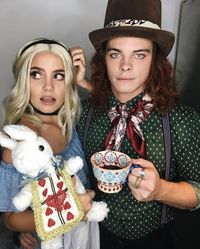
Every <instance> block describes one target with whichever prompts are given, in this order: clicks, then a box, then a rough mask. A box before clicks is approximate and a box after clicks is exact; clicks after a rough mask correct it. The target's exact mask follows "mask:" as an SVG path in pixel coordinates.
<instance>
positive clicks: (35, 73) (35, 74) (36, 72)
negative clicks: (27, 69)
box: [30, 71, 41, 79]
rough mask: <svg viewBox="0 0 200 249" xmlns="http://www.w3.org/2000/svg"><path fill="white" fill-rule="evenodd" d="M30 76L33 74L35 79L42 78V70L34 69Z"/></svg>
mask: <svg viewBox="0 0 200 249" xmlns="http://www.w3.org/2000/svg"><path fill="white" fill-rule="evenodd" d="M30 76H31V77H32V78H33V79H40V78H41V75H40V72H38V71H32V72H31V73H30Z"/></svg>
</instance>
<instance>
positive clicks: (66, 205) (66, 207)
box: [64, 201, 71, 210]
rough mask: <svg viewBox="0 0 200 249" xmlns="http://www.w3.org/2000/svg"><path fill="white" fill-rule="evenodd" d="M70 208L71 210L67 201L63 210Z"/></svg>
mask: <svg viewBox="0 0 200 249" xmlns="http://www.w3.org/2000/svg"><path fill="white" fill-rule="evenodd" d="M70 208H71V205H70V204H69V202H68V201H66V202H65V204H64V209H65V210H66V209H70Z"/></svg>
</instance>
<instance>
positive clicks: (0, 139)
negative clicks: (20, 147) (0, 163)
mask: <svg viewBox="0 0 200 249" xmlns="http://www.w3.org/2000/svg"><path fill="white" fill-rule="evenodd" d="M0 144H1V146H3V147H5V148H8V149H10V150H13V149H14V148H15V147H16V145H17V141H15V140H14V139H12V138H9V137H8V136H7V135H5V134H3V133H2V132H0Z"/></svg>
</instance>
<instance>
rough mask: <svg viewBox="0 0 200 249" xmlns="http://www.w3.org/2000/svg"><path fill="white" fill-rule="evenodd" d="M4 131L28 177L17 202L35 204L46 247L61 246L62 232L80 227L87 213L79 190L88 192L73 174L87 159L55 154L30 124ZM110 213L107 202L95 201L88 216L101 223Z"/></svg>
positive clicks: (1, 139)
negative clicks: (67, 157)
mask: <svg viewBox="0 0 200 249" xmlns="http://www.w3.org/2000/svg"><path fill="white" fill-rule="evenodd" d="M3 130H4V132H5V133H6V134H7V135H9V136H7V135H6V134H4V133H2V132H1V133H0V144H1V145H2V146H3V147H5V148H8V149H10V150H11V157H12V161H13V165H14V167H15V168H16V169H17V170H18V171H19V172H20V173H21V174H23V177H24V186H23V187H22V188H21V190H20V191H19V192H18V194H17V195H16V196H15V197H14V199H13V203H14V205H15V207H16V208H17V209H18V210H19V211H23V210H25V209H27V208H28V207H29V206H32V208H33V210H34V218H35V224H36V231H37V233H38V235H39V236H40V238H41V239H42V243H41V247H42V249H50V248H51V249H54V248H55V249H59V248H61V247H62V237H61V234H62V233H64V232H67V231H70V230H72V229H73V228H74V227H75V226H77V225H78V223H79V222H80V221H81V219H82V217H83V215H84V213H83V210H82V206H81V203H80V201H79V198H78V195H77V193H78V194H82V193H85V188H84V186H83V184H82V183H81V181H80V179H79V178H78V176H77V175H75V177H76V190H75V189H74V187H73V184H72V181H71V177H70V176H71V175H74V174H75V173H76V172H77V171H79V170H80V169H81V168H82V167H83V161H82V159H81V158H80V157H78V156H76V157H74V158H70V159H69V160H68V161H63V160H60V158H57V157H55V156H54V155H53V151H52V149H51V147H50V145H49V144H48V142H47V141H46V140H45V139H44V138H42V137H40V136H38V135H37V134H36V133H35V132H34V131H33V130H31V129H29V128H28V127H26V126H23V125H6V126H4V127H3ZM108 212H109V209H108V207H107V204H106V203H105V202H95V201H94V202H93V204H92V208H91V210H90V211H89V212H88V214H87V218H88V220H89V221H97V222H99V221H102V220H103V219H104V218H105V217H106V216H107V214H108Z"/></svg>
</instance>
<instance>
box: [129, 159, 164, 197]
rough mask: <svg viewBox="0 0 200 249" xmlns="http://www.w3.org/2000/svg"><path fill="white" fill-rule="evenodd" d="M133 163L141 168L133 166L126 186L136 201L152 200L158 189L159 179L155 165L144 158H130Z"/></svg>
mask: <svg viewBox="0 0 200 249" xmlns="http://www.w3.org/2000/svg"><path fill="white" fill-rule="evenodd" d="M132 162H133V164H139V165H141V167H142V168H134V169H132V171H131V173H130V174H129V176H128V186H129V188H130V189H131V192H132V194H133V196H134V197H135V198H136V199H137V200H138V201H152V200H155V199H156V196H157V195H158V193H159V190H160V184H161V179H160V176H159V174H158V172H157V170H156V168H155V166H154V165H153V164H152V163H151V162H149V161H147V160H144V159H141V158H140V159H132Z"/></svg>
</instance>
